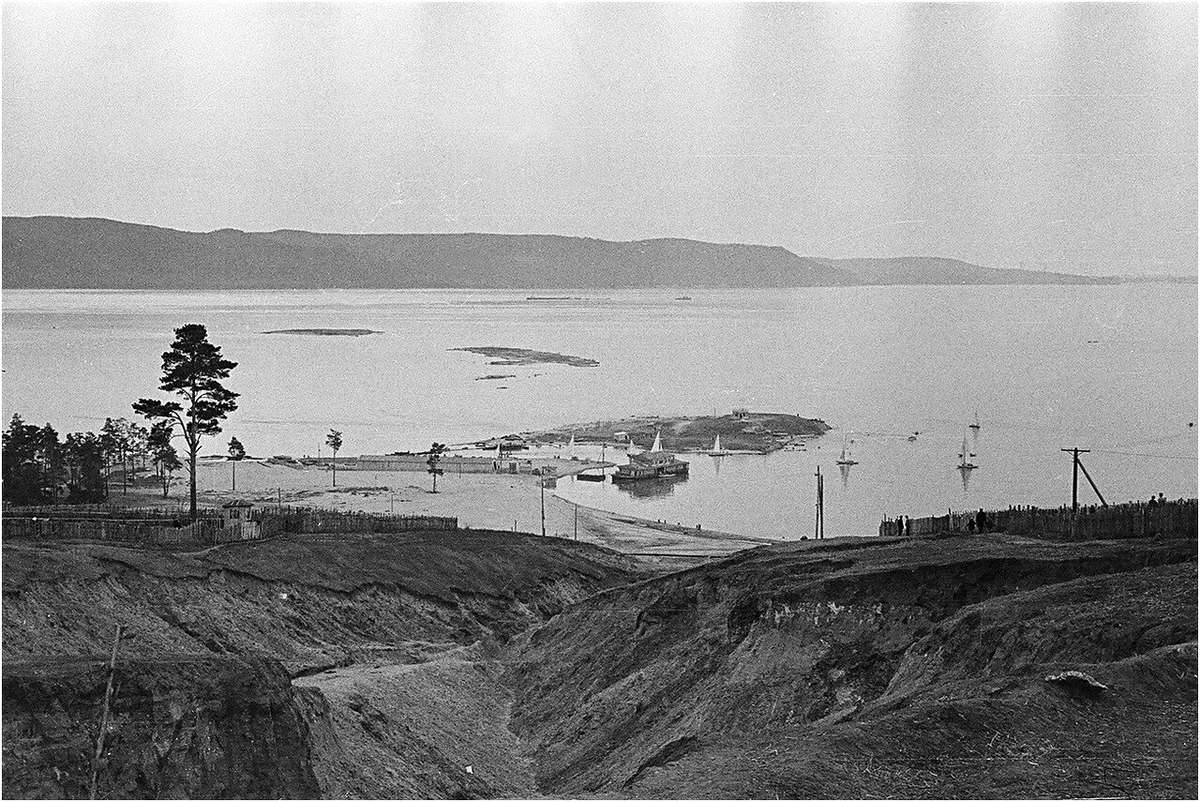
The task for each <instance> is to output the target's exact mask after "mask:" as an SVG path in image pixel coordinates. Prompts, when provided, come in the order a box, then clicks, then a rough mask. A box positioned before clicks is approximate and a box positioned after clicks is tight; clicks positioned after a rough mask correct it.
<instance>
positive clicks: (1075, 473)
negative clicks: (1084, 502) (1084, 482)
mask: <svg viewBox="0 0 1200 802" xmlns="http://www.w3.org/2000/svg"><path fill="white" fill-rule="evenodd" d="M1059 451H1065V452H1066V453H1068V454H1070V455H1071V462H1072V464H1071V514H1072V515H1074V514H1075V513H1077V512H1079V455H1080V454H1088V453H1091V452H1090V451H1089V450H1088V449H1086V448H1082V449H1081V448H1060V449H1059ZM1088 481H1089V482H1090V481H1091V479H1090V478H1089V479H1088ZM1093 487H1095V485H1093Z"/></svg>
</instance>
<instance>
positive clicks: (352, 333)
mask: <svg viewBox="0 0 1200 802" xmlns="http://www.w3.org/2000/svg"><path fill="white" fill-rule="evenodd" d="M262 333H263V334H301V335H315V336H318V337H365V336H367V335H368V334H383V332H382V331H374V330H373V329H275V330H273V331H264V332H262Z"/></svg>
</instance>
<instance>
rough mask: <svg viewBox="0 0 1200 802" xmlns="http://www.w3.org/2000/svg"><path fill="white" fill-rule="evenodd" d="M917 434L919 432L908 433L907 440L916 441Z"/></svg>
mask: <svg viewBox="0 0 1200 802" xmlns="http://www.w3.org/2000/svg"><path fill="white" fill-rule="evenodd" d="M919 434H920V432H913V433H912V434H910V435H909V436H908V442H910V443H915V442H917V435H919Z"/></svg>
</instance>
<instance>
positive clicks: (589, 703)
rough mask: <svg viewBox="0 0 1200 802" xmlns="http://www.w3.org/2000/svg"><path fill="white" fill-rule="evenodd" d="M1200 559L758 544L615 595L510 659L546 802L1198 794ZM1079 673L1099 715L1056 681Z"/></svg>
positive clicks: (954, 544) (1015, 549)
mask: <svg viewBox="0 0 1200 802" xmlns="http://www.w3.org/2000/svg"><path fill="white" fill-rule="evenodd" d="M1195 553H1196V552H1195V543H1191V542H1173V543H1172V542H1146V541H1142V542H1136V543H1130V542H1124V543H1096V542H1093V543H1083V544H1072V545H1058V544H1053V545H1052V544H1047V543H1039V542H1036V541H1029V540H1021V539H1003V538H1000V537H986V538H979V539H975V540H971V541H966V540H964V539H962V538H958V539H943V540H925V541H917V542H890V543H889V542H879V541H867V540H863V541H858V542H847V541H846V540H842V541H837V542H833V541H831V542H829V543H822V544H816V543H813V544H804V545H798V546H778V547H764V548H761V549H756V550H754V551H751V552H744V553H743V554H741V555H735V556H734V557H732V558H730V559H728V560H726V561H724V562H722V563H720V564H716V565H713V566H707V567H701V568H695V569H692V570H689V571H684V572H680V573H678V574H674V575H671V576H667V577H663V578H660V579H656V580H652V581H649V582H644V583H641V584H638V585H634V586H632V587H629V588H623V589H618V590H612V591H609V592H606V593H603V594H601V595H599V596H596V597H594V598H592V599H589V600H588V601H586V602H584V603H582V604H579V605H575V606H574V607H572V608H570V609H569V610H567V611H565V612H564V613H563V614H562V615H560V616H558V617H556V618H555V619H553V620H551V621H550V622H549V623H547V624H546V625H544V626H542V627H540V628H539V629H537V630H535V631H533V632H532V633H531V634H530V635H529V636H528V638H527V639H526V640H524V641H523V644H522V646H521V647H520V648H519V649H516V650H515V651H514V653H513V655H512V656H511V659H510V682H511V684H512V685H513V686H514V687H515V688H516V689H517V702H516V706H515V708H514V727H515V730H516V732H517V734H518V735H519V736H520V737H521V739H522V742H523V743H524V744H525V747H526V754H527V755H528V756H529V757H530V758H531V759H533V760H534V761H535V770H536V778H537V782H538V785H539V787H540V788H541V789H542V790H543V791H544V792H547V793H549V794H551V795H554V796H568V797H569V796H576V795H589V796H590V795H598V796H630V797H650V798H653V797H664V796H670V797H674V798H704V797H716V798H745V797H750V798H760V799H761V798H774V797H776V796H778V797H780V798H855V797H896V796H899V797H932V798H938V797H993V796H1000V797H1015V798H1025V797H1043V796H1079V795H1083V796H1091V795H1097V796H1104V795H1113V794H1128V795H1132V796H1166V797H1173V796H1177V797H1184V798H1192V797H1193V796H1194V795H1195V791H1196V763H1195V755H1196V723H1197V720H1196V601H1195V600H1196V563H1195ZM1066 670H1079V671H1082V672H1086V673H1087V674H1090V675H1091V676H1093V677H1094V678H1095V679H1096V680H1098V681H1099V682H1100V683H1103V684H1104V685H1107V686H1108V689H1107V690H1106V691H1103V692H1100V693H1098V694H1096V695H1095V696H1091V695H1087V694H1086V693H1084V694H1081V693H1079V692H1078V691H1077V690H1076V689H1074V688H1071V687H1069V686H1064V685H1061V684H1058V683H1052V682H1047V681H1046V679H1045V678H1046V677H1047V676H1049V675H1053V674H1057V673H1061V672H1063V671H1066Z"/></svg>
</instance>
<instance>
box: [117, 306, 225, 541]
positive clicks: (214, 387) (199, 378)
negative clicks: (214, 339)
mask: <svg viewBox="0 0 1200 802" xmlns="http://www.w3.org/2000/svg"><path fill="white" fill-rule="evenodd" d="M236 367H237V363H236V362H230V361H229V360H227V359H224V358H222V357H221V349H220V347H219V346H216V345H213V344H212V343H210V342H209V341H208V330H207V329H206V328H205V327H204V326H202V325H200V324H198V323H189V324H187V325H186V326H181V327H179V328H177V329H175V342H173V343H172V344H171V350H169V351H167V352H166V353H164V354H163V355H162V371H163V375H162V382H161V383H160V384H159V389H160V390H162V391H163V392H167V393H173V394H175V395H176V396H178V397H179V399H180V401H160V400H156V399H153V398H142V399H139V400H138V401H137V403H135V404H134V405H133V410H134V412H137V413H138V414H139V415H141V416H143V417H145V418H147V419H148V420H150V421H156V422H157V421H168V422H170V424H171V425H172V426H177V427H178V428H179V431H180V433H181V434H182V435H183V440H184V443H185V444H186V446H187V456H188V462H187V464H188V472H189V473H190V474H191V477H190V479H191V493H190V511H191V517H192V518H193V519H194V518H195V517H196V455H197V454H198V453H199V451H200V445H201V438H202V437H204V436H206V435H215V434H219V433H220V431H221V421H223V420H224V419H225V418H226V417H228V415H229V414H230V413H231V412H233V411H234V410H236V409H237V401H236V399H237V397H238V394H237V393H235V392H232V391H231V390H228V389H226V388H225V387H224V386H223V385H222V384H221V380H222V379H227V378H229V373H230V371H232V370H233V369H234V368H236Z"/></svg>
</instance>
